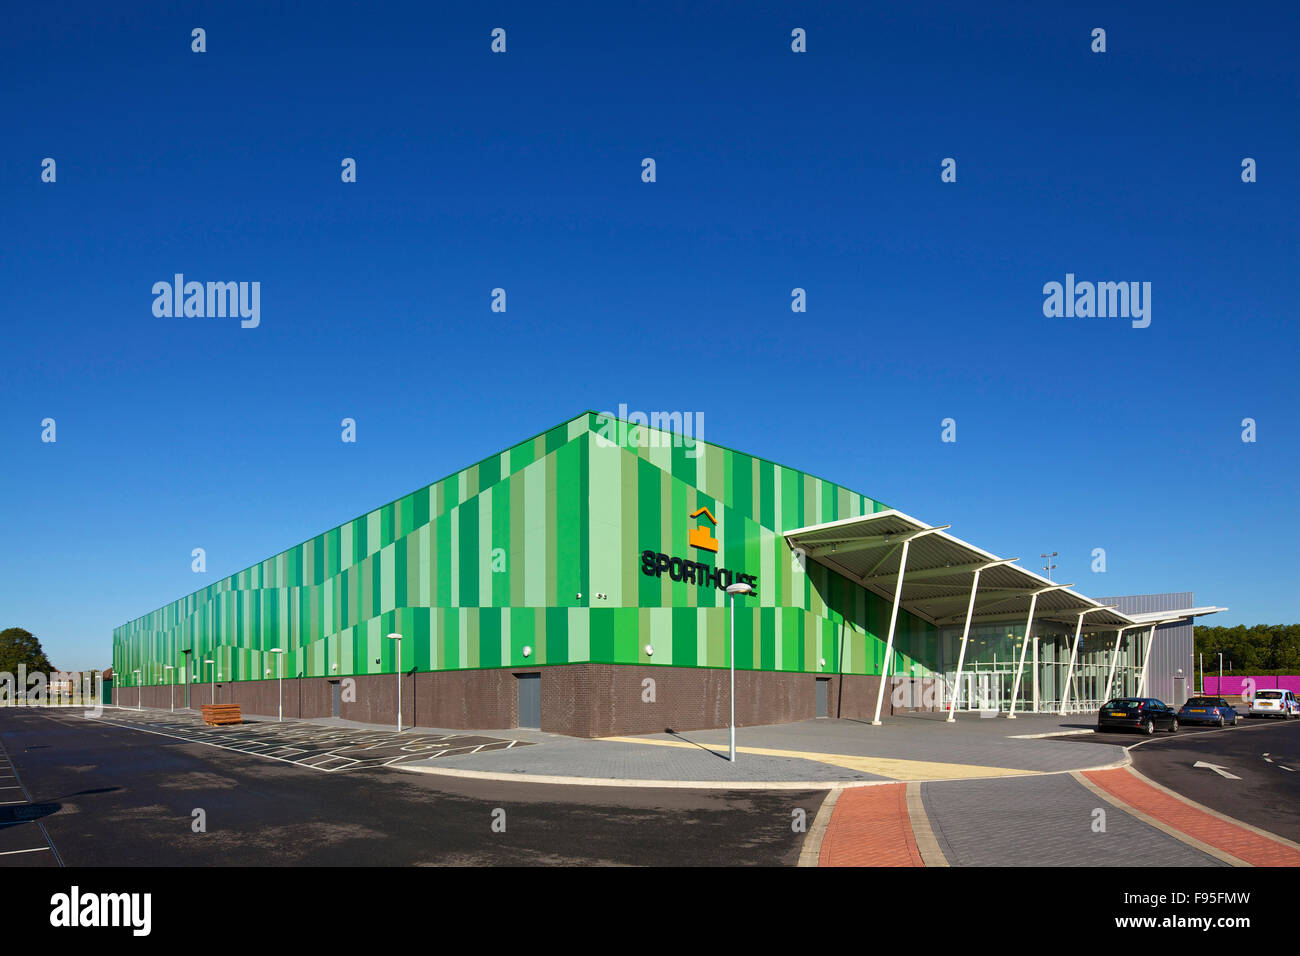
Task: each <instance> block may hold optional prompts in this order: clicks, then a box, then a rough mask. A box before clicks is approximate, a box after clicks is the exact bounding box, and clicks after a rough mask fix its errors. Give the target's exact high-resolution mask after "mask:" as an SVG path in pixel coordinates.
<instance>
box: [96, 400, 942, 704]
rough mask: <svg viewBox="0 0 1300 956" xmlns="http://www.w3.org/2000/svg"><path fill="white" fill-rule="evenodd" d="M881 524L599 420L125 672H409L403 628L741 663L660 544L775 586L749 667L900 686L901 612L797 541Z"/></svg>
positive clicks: (535, 655) (376, 520) (754, 468)
mask: <svg viewBox="0 0 1300 956" xmlns="http://www.w3.org/2000/svg"><path fill="white" fill-rule="evenodd" d="M700 506H707V507H708V508H709V509H710V511H711V512H712V513H713V514H714V515H715V516H716V517H717V518H718V525H717V527H716V528H715V529H714V532H715V534H716V536H717V540H718V542H719V550H718V553H717V555H716V556H715V555H712V554H710V553H708V552H704V551H698V550H696V549H693V548H690V547H689V545H688V535H689V533H690V529H691V528H692V527H694V526H695V523H696V522H693V521H692V520H691V519H690V517H689V515H690V512H692V511H694V510H695V509H696V508H698V507H700ZM880 510H884V506H882V505H880V504H879V503H878V502H876V501H873V500H872V499H870V498H867V497H865V496H863V495H860V494H857V493H855V492H851V491H849V490H848V489H845V488H841V487H839V486H838V485H834V484H832V483H830V482H826V481H822V480H821V479H818V478H814V477H813V476H811V475H807V474H804V473H803V472H799V471H795V470H793V469H790V468H785V467H782V466H780V465H776V464H774V463H772V462H769V461H764V460H763V459H759V458H753V457H751V456H748V455H744V454H741V453H739V452H735V451H731V450H730V449H726V448H722V447H720V446H717V445H712V444H708V443H705V442H702V441H697V442H695V443H694V446H693V447H690V446H689V443H688V444H687V445H683V443H682V442H680V441H678V442H677V443H676V444H674V442H673V440H672V436H671V435H670V434H669V433H667V432H663V431H659V430H655V429H648V428H645V427H642V428H641V429H640V430H639V431H638V430H637V429H635V428H632V427H631V426H629V425H628V424H627V423H624V422H613V423H611V422H610V421H609V420H607V419H605V418H603V417H602V416H598V415H596V414H595V413H592V412H588V413H584V414H583V415H581V416H579V417H577V418H575V419H573V420H571V421H569V422H566V423H563V424H561V425H559V426H557V427H555V428H552V429H550V430H549V431H547V432H544V433H543V434H541V435H538V436H536V437H534V438H532V439H529V440H528V441H525V442H521V443H519V444H517V445H515V446H513V447H512V448H509V449H507V450H506V451H504V452H502V453H501V454H499V455H493V456H491V457H490V458H487V459H485V460H484V461H481V462H479V463H478V464H476V465H473V466H471V467H469V468H466V469H464V470H463V471H460V472H457V473H456V474H453V475H451V476H449V477H447V478H444V479H442V480H441V481H438V482H435V483H433V484H431V485H429V486H427V487H425V488H422V489H420V490H418V491H415V492H412V493H411V494H409V495H406V496H404V497H402V498H399V499H398V500H396V501H393V502H390V503H389V504H386V505H384V506H382V507H380V508H377V509H375V510H374V511H371V512H369V513H368V514H365V515H362V516H361V517H359V518H356V519H355V520H353V521H350V522H347V523H345V524H343V525H340V526H339V527H337V528H333V529H331V530H329V531H326V532H325V533H324V534H321V535H318V536H317V537H315V538H313V539H312V540H310V541H307V542H304V543H303V544H300V545H298V546H296V547H294V548H291V549H289V550H288V551H285V552H283V553H281V554H278V555H276V556H274V557H271V558H268V559H266V560H265V561H263V562H261V563H259V564H256V565H254V566H253V567H251V568H247V569H245V570H243V571H241V572H239V573H238V574H234V575H231V576H230V577H228V578H225V579H223V580H221V581H218V582H216V583H214V584H212V585H210V586H208V587H206V588H204V589H202V590H200V591H196V592H195V593H194V594H191V595H188V596H187V597H184V598H181V599H180V600H178V601H175V602H173V603H171V604H169V605H167V606H165V607H162V608H159V609H158V610H156V611H153V612H152V613H150V614H147V615H145V616H143V617H141V618H138V619H136V620H134V621H130V622H128V623H127V624H125V625H123V626H121V627H119V628H116V629H115V630H114V632H113V667H114V672H115V674H116V675H117V679H118V683H119V685H120V686H134V684H135V683H136V681H137V678H136V676H135V673H134V672H135V670H136V669H137V668H138V669H140V671H141V672H142V679H143V680H144V681H145V682H146V683H150V684H155V683H166V682H168V675H169V674H170V675H171V678H170V679H171V680H172V681H180V680H182V679H183V677H182V673H183V667H184V654H183V650H184V649H186V648H193V650H194V659H195V660H196V661H199V662H202V661H204V660H206V659H209V658H211V659H213V660H215V662H216V670H217V676H218V678H219V679H220V680H223V681H228V680H257V679H262V678H265V677H266V676H268V672H269V675H270V676H274V675H275V674H276V673H278V671H277V669H276V668H277V662H276V655H274V654H271V653H268V652H269V650H270V649H271V648H275V647H284V648H285V649H286V651H287V653H286V654H285V655H284V657H285V660H284V675H285V676H296V675H298V674H302V675H303V676H307V677H323V676H330V677H342V676H349V675H356V674H380V673H392V672H394V671H395V670H396V666H397V662H396V648H395V647H394V642H392V641H389V640H386V639H385V637H384V635H386V634H388V633H390V632H392V631H400V632H401V633H402V634H403V635H404V636H405V640H404V641H403V666H404V667H410V666H412V664H413V665H414V666H415V667H417V668H419V669H420V670H431V669H437V670H454V669H465V668H482V667H519V666H524V665H546V664H562V663H571V662H581V661H595V662H604V663H622V664H630V663H641V664H650V663H652V662H653V664H655V665H674V666H692V667H721V666H725V665H726V661H727V659H726V646H727V645H726V641H727V633H728V630H727V626H728V619H727V607H726V602H725V594H723V592H721V591H719V590H716V589H707V590H706V589H702V588H698V587H695V586H692V585H688V584H685V583H683V582H674V581H671V580H670V579H669V578H668V576H667V575H665V576H663V577H662V578H657V577H650V576H647V575H644V574H642V573H641V562H640V553H641V552H642V551H643V550H646V549H650V550H654V551H663V552H665V553H668V554H671V555H675V556H682V557H687V556H689V557H691V558H692V559H693V560H697V561H704V562H706V563H715V564H720V565H722V566H724V567H726V568H730V569H732V570H735V571H743V572H745V573H749V574H754V575H756V577H757V578H758V584H759V587H758V596H757V597H756V598H749V599H743V600H742V601H741V602H740V603H739V604H738V605H737V613H736V634H737V642H736V662H737V666H739V667H742V668H762V669H765V670H778V671H801V672H809V673H835V672H837V671H840V670H842V671H843V672H846V673H857V674H873V673H879V672H880V664H881V658H882V657H883V642H882V641H881V640H880V639H879V637H878V635H880V634H883V632H884V629H885V628H887V626H888V610H889V608H888V602H885V601H883V600H882V599H880V598H878V597H877V596H876V595H874V594H871V593H870V592H868V591H866V590H865V589H863V588H861V587H859V586H857V585H856V584H854V583H852V582H849V581H846V580H845V579H843V578H840V577H838V576H836V575H834V574H832V573H830V572H829V571H827V570H826V569H824V568H822V567H821V566H820V565H817V564H813V563H809V565H808V568H807V572H806V573H804V572H803V571H802V570H801V569H800V568H799V566H798V564H797V563H796V562H795V561H794V558H793V555H792V554H791V552H790V549H789V547H788V546H787V545H786V543H785V539H784V538H783V537H782V536H781V532H782V531H785V530H790V529H792V528H796V527H800V526H802V525H808V524H815V523H818V522H821V521H832V520H836V519H838V518H845V517H850V516H854V515H861V514H870V513H872V512H874V511H880ZM700 520H703V519H700ZM597 594H600V595H602V597H600V598H596V597H595V595H597ZM932 632H933V628H931V627H930V625H928V624H926V623H925V622H923V621H920V620H917V619H914V618H911V617H910V616H909V615H907V614H900V616H899V627H898V636H897V638H896V645H897V648H896V649H897V651H898V653H897V659H896V662H895V664H896V666H897V667H899V668H900V669H910V668H911V667H912V666H913V664H914V662H915V661H914V657H920V656H922V655H921V654H915V655H914V654H912V653H910V651H911V650H917V651H924V649H925V648H926V647H927V646H929V645H930V644H932V643H933V641H934V635H933V633H932ZM647 645H650V646H651V647H653V649H654V655H653V657H651V656H649V655H647V654H646V652H645V648H646V646H647ZM525 647H530V648H531V649H532V651H531V655H530V656H529V657H524V653H523V651H524V648H525ZM823 659H824V660H825V662H826V663H825V665H824V666H823V665H821V664H820V663H819V662H820V661H821V660H823ZM376 661H378V663H376ZM169 664H170V665H172V666H173V668H175V669H174V670H173V671H170V672H168V671H166V666H167V665H169ZM916 672H917V673H926V672H925V671H924V669H923V668H920V667H919V665H918V669H917V671H916ZM201 676H202V679H203V680H205V681H206V680H208V679H210V678H211V677H212V676H213V675H212V671H211V669H205V670H204V671H202V672H201Z"/></svg>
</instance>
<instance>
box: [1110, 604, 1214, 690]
mask: <svg viewBox="0 0 1300 956" xmlns="http://www.w3.org/2000/svg"><path fill="white" fill-rule="evenodd" d="M1095 600H1097V601H1099V602H1100V603H1102V604H1118V605H1119V611H1120V612H1121V613H1123V614H1146V613H1149V612H1151V611H1176V610H1179V609H1181V608H1188V607H1195V606H1196V603H1195V601H1194V600H1193V597H1192V592H1191V591H1172V592H1170V593H1168V594H1127V595H1122V596H1120V597H1101V598H1096V599H1095ZM1144 640H1145V636H1144ZM1194 656H1195V644H1194V641H1193V639H1192V622H1191V621H1182V622H1180V623H1178V624H1165V625H1162V626H1160V627H1157V628H1156V636H1155V644H1154V645H1153V647H1152V649H1151V668H1150V670H1149V671H1148V673H1147V696H1148V697H1158V698H1159V699H1160V700H1163V701H1164V702H1165V703H1166V704H1172V705H1173V706H1175V707H1177V706H1180V705H1181V704H1182V703H1183V701H1185V700H1186V699H1187V698H1188V697H1190V696H1191V695H1192V694H1194V693H1196V691H1198V690H1199V689H1200V676H1199V672H1197V670H1196V662H1195V660H1194V659H1193V658H1194ZM1179 668H1182V671H1183V674H1182V676H1183V680H1181V681H1179V680H1177V679H1176V678H1177V676H1178V669H1179Z"/></svg>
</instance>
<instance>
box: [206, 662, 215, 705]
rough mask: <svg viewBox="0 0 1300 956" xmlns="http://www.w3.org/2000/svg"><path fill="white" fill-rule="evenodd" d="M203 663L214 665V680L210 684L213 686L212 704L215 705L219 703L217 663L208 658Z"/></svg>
mask: <svg viewBox="0 0 1300 956" xmlns="http://www.w3.org/2000/svg"><path fill="white" fill-rule="evenodd" d="M203 663H204V665H207V664H211V665H212V680H211V682H210V683H211V684H212V703H214V704H215V703H216V702H217V662H216V661H214V660H213V659H212V658H210V657H209V658H206V659H205V660H204V661H203Z"/></svg>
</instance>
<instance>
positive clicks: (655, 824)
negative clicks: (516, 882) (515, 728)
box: [0, 708, 825, 867]
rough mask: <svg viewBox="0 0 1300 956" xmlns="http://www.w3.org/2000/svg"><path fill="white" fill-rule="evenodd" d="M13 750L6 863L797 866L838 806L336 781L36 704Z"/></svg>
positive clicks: (373, 768)
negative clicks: (813, 831) (815, 830)
mask: <svg viewBox="0 0 1300 956" xmlns="http://www.w3.org/2000/svg"><path fill="white" fill-rule="evenodd" d="M316 729H317V730H318V731H319V730H325V731H328V730H329V728H319V727H317V728H316ZM362 733H363V734H364V733H365V732H362ZM405 739H406V738H405V737H403V741H404V742H405ZM354 744H355V742H354ZM0 746H2V747H3V748H4V750H5V752H6V753H7V754H9V755H10V757H11V758H12V762H13V770H12V773H13V774H14V775H15V779H17V780H18V781H20V782H19V783H18V784H14V786H17V787H18V788H19V789H17V790H15V791H13V792H14V793H15V794H19V795H21V796H23V797H25V798H26V799H21V800H19V801H18V802H16V803H14V804H12V805H11V806H10V808H9V813H8V814H6V815H5V816H4V817H0V841H11V842H12V844H13V847H12V848H13V849H18V850H22V851H24V852H21V853H13V854H12V855H7V856H0V866H18V865H22V866H41V865H44V866H57V865H59V864H60V863H63V864H66V865H68V866H109V867H125V866H231V865H236V866H443V865H456V866H510V865H514V866H557V865H558V866H563V865H651V866H655V865H657V866H691V865H711V866H718V865H729V866H734V865H792V864H793V863H794V862H795V861H796V860H797V859H798V856H799V850H800V848H801V846H802V843H803V837H804V834H803V833H802V832H799V831H796V830H795V829H794V828H793V827H792V823H791V821H792V817H793V816H794V815H795V811H802V815H803V817H804V818H805V819H806V820H807V821H812V819H813V818H814V816H815V815H816V813H817V810H818V808H819V807H820V805H821V803H822V801H823V799H824V798H825V793H824V791H780V792H747V791H735V792H716V791H698V790H684V789H683V790H657V789H633V788H629V789H622V788H617V787H599V788H597V787H556V786H548V785H545V784H531V783H519V782H514V781H510V782H505V783H502V782H495V781H476V780H462V779H451V778H441V777H431V776H427V775H422V774H414V773H409V772H407V771H403V770H400V769H396V768H395V767H393V766H384V765H370V766H365V767H361V766H359V765H352V770H351V771H349V772H344V773H337V772H330V773H324V772H321V770H320V769H316V768H313V767H312V766H310V765H305V764H302V763H300V762H297V761H286V760H284V759H267V757H268V756H270V754H269V752H268V753H266V754H260V755H259V754H255V753H254V752H251V751H249V752H242V753H241V752H238V751H237V750H234V749H228V748H225V747H221V746H210V745H206V744H201V743H198V742H196V741H194V740H186V739H181V738H180V737H178V736H164V735H162V734H159V733H156V732H145V731H142V730H136V729H130V728H128V727H124V726H118V725H117V724H115V723H108V722H106V721H102V720H88V719H85V718H83V717H82V716H80V713H79V712H77V713H70V712H69V713H51V712H47V711H36V710H34V709H26V708H15V709H12V710H9V709H3V710H0ZM344 755H345V756H346V755H347V754H344ZM362 759H376V760H379V759H385V758H381V757H375V758H362ZM399 759H400V758H399ZM0 763H3V762H0ZM3 792H8V791H0V793H3ZM24 814H30V815H32V817H33V818H32V819H30V820H29V819H25V818H23V817H22V815H24ZM200 821H201V823H202V826H203V829H202V830H201V831H199V830H196V826H198V824H199V823H200ZM494 824H496V825H497V826H498V827H500V826H501V825H504V829H503V830H501V829H494ZM9 849H10V845H9V844H8V843H6V844H5V845H4V846H3V848H0V852H5V851H7V850H9Z"/></svg>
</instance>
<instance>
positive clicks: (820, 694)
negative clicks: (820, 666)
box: [817, 677, 831, 717]
mask: <svg viewBox="0 0 1300 956" xmlns="http://www.w3.org/2000/svg"><path fill="white" fill-rule="evenodd" d="M830 686H831V682H830V681H829V680H827V679H826V678H825V677H819V678H817V716H818V717H825V716H826V715H827V714H829V713H830V711H829V710H828V709H827V706H826V691H827V690H828V689H829V688H830Z"/></svg>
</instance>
